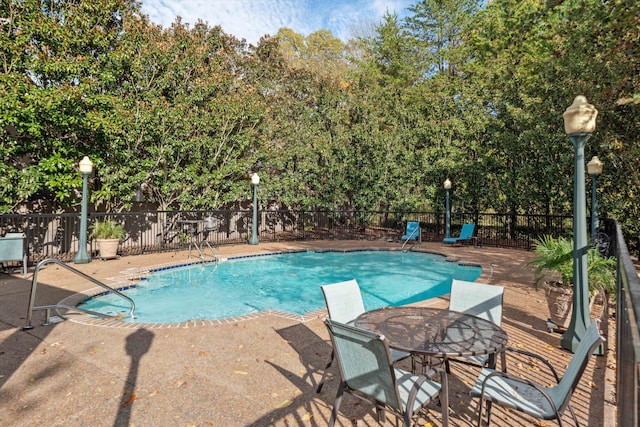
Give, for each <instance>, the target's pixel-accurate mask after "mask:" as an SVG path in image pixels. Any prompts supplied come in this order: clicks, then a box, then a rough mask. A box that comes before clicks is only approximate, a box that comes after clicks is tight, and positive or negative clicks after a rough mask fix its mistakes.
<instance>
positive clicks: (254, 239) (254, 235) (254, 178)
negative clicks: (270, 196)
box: [249, 172, 260, 245]
mask: <svg viewBox="0 0 640 427" xmlns="http://www.w3.org/2000/svg"><path fill="white" fill-rule="evenodd" d="M258 184H260V177H259V176H258V174H257V173H255V172H254V173H253V174H252V175H251V185H252V186H253V221H252V223H251V238H250V239H249V244H250V245H257V244H258Z"/></svg>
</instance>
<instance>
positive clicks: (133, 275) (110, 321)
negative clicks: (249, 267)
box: [56, 247, 484, 329]
mask: <svg viewBox="0 0 640 427" xmlns="http://www.w3.org/2000/svg"><path fill="white" fill-rule="evenodd" d="M364 251H392V252H420V253H426V254H432V255H438V256H442V257H444V258H445V261H447V262H457V263H459V264H460V265H464V266H472V267H479V268H480V269H481V271H482V273H481V276H480V277H482V276H483V275H484V266H483V265H482V264H481V263H475V262H465V261H461V260H460V259H459V258H456V257H452V256H450V255H448V254H446V253H442V252H438V251H433V250H429V249H424V248H419V247H418V248H416V247H413V248H411V249H409V250H404V249H401V248H399V247H354V248H337V247H336V248H285V249H281V250H273V251H267V252H260V253H244V254H235V255H230V256H220V257H218V258H217V259H215V260H205V261H203V260H197V261H195V260H194V261H187V262H185V261H176V262H172V263H165V264H156V265H150V266H147V267H143V268H139V269H131V270H130V271H128V272H127V273H125V274H121V275H119V276H115V277H111V278H109V279H108V280H106V281H105V282H107V283H105V284H107V285H108V286H109V287H111V288H114V289H116V290H126V289H129V288H131V287H135V286H136V283H137V282H139V281H141V280H145V278H146V276H147V275H148V274H151V273H154V272H158V271H165V270H170V269H175V268H184V267H191V266H195V265H198V264H203V263H204V264H212V263H215V262H226V261H230V260H237V259H245V258H255V257H264V256H272V255H280V254H288V253H295V252H364ZM479 279H480V278H479ZM104 293H106V292H105V290H104V289H103V288H101V287H93V288H90V289H87V290H84V291H81V292H76V293H74V294H72V295H70V296H68V297H65V298H64V299H62V300H61V301H60V302H59V304H64V305H68V306H74V307H75V306H77V305H79V304H81V303H82V302H83V301H85V300H87V299H90V298H93V297H96V296H98V295H101V294H104ZM441 298H442V296H439V297H433V298H430V299H427V300H424V301H419V302H417V303H414V304H420V303H424V302H427V301H430V300H435V299H441ZM56 311H57V314H58V315H59V316H60V317H61V318H63V319H66V320H70V321H72V322H74V323H79V324H84V325H89V326H98V327H106V328H124V329H143V328H145V329H189V328H193V327H203V326H221V325H227V324H233V323H238V322H242V321H247V320H254V319H259V318H263V317H269V316H272V317H279V318H284V319H289V320H292V321H295V322H299V323H305V322H308V321H310V320H313V319H317V318H324V317H326V316H327V310H326V308H321V309H318V310H316V311H314V312H310V313H308V314H304V315H299V314H294V313H288V312H283V311H279V310H272V309H269V310H264V311H260V312H257V313H250V314H246V315H242V316H237V317H228V318H223V319H197V320H188V321H183V322H175V323H148V322H132V321H123V320H122V318H119V317H111V318H105V319H99V318H96V317H94V316H91V315H89V314H85V313H82V312H78V311H71V310H66V309H57V310H56ZM61 311H63V312H64V313H63V312H61Z"/></svg>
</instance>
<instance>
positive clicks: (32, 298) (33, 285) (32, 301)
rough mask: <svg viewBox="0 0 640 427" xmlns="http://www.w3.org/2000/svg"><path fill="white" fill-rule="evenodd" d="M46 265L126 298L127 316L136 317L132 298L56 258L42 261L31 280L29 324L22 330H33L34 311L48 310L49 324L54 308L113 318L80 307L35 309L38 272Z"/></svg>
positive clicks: (41, 307)
mask: <svg viewBox="0 0 640 427" xmlns="http://www.w3.org/2000/svg"><path fill="white" fill-rule="evenodd" d="M46 264H58V265H59V266H61V267H64V268H66V269H67V270H69V271H71V272H73V273H75V274H77V275H79V276H81V277H83V278H84V279H86V280H88V281H90V282H92V283H94V284H96V285H98V286H100V287H101V288H104V289H106V290H107V291H109V292H113V293H114V294H116V295H118V296H120V297H121V298H124V299H125V300H126V301H128V302H129V304H131V309H130V310H129V314H127V316H130V317H132V318H133V317H134V316H133V313H134V311H135V309H136V304H135V303H134V302H133V300H132V299H131V298H129V297H128V296H126V295H124V294H123V293H122V292H120V291H118V290H117V289H113V288H112V287H110V286H107V285H105V284H104V283H102V282H101V281H99V280H97V279H95V278H93V277H91V276H88V275H86V274H85V273H83V272H82V271H79V270H76V269H75V268H73V267H71V266H70V265H68V264H66V263H65V262H63V261H60V260H59V259H56V258H47V259H44V260H42V261H40V262H39V263H38V264H37V265H36V269H35V271H34V273H33V279H32V280H31V296H30V297H29V308H28V310H27V324H26V325H25V326H24V327H23V328H22V329H33V325H32V322H31V321H32V318H33V311H34V310H46V311H47V316H46V317H47V318H46V319H45V324H49V310H51V309H52V308H64V309H67V310H77V311H81V312H83V313H87V314H90V315H92V316H98V317H101V318H108V317H113V316H111V315H107V314H104V313H98V312H96V311H92V310H85V309H84V308H80V307H75V306H71V305H66V304H52V305H42V306H38V307H34V305H35V301H36V291H37V288H38V272H39V271H40V268H42V266H44V265H46Z"/></svg>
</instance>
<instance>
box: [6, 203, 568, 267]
mask: <svg viewBox="0 0 640 427" xmlns="http://www.w3.org/2000/svg"><path fill="white" fill-rule="evenodd" d="M251 217H252V212H251V211H248V210H216V211H140V212H125V213H97V212H96V213H91V214H89V217H88V223H89V230H91V225H92V224H93V223H95V222H96V221H102V220H105V219H111V220H114V221H116V222H118V223H120V224H122V225H123V226H124V228H125V230H126V233H127V236H126V238H125V240H124V241H123V242H122V243H121V245H120V253H121V254H122V255H133V254H142V253H149V252H154V251H167V250H177V249H181V248H186V247H188V245H189V242H190V241H191V240H192V239H197V240H199V241H202V240H207V241H209V242H210V243H211V244H214V245H227V244H237V243H245V242H247V240H248V238H249V235H250V233H251ZM207 218H209V222H208V223H207V224H205V221H204V220H205V219H207ZM406 221H420V224H421V228H422V231H423V239H425V240H440V239H442V237H443V236H444V232H445V231H444V229H445V224H444V221H445V215H444V212H372V211H292V210H262V211H259V212H258V226H257V230H258V236H259V239H260V241H271V242H273V241H282V240H310V239H366V240H397V239H399V237H400V236H401V235H402V234H403V231H404V227H405V224H406ZM79 223H80V215H79V214H77V213H62V214H24V215H17V214H16V215H12V214H8V215H0V235H3V234H4V233H6V232H10V231H15V232H24V233H25V234H26V236H27V239H26V240H27V242H28V245H29V247H28V252H29V260H30V261H31V262H37V261H39V260H42V259H45V258H51V257H54V258H58V259H61V260H63V261H70V260H72V259H73V256H74V254H75V253H76V252H77V249H78V232H79V229H80V224H79ZM464 223H474V224H476V237H477V241H478V243H480V244H482V245H487V246H502V247H513V248H522V249H531V248H532V245H533V239H534V238H536V237H540V236H541V235H543V234H550V235H554V236H559V235H563V236H570V235H571V227H572V220H571V217H567V216H545V215H517V214H513V215H512V214H492V213H454V214H453V215H452V216H451V228H450V230H451V235H452V236H455V235H457V234H458V233H459V232H460V229H461V228H462V225H463V224H464ZM210 224H213V227H210V226H208V225H210ZM88 245H89V248H88V250H89V253H94V252H95V251H96V244H95V241H94V240H93V239H91V237H90V238H89V240H88Z"/></svg>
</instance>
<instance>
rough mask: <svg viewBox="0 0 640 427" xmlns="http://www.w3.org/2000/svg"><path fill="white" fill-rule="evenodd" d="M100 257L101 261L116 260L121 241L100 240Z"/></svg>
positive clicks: (98, 241)
mask: <svg viewBox="0 0 640 427" xmlns="http://www.w3.org/2000/svg"><path fill="white" fill-rule="evenodd" d="M96 242H97V243H98V256H99V257H100V258H101V259H114V258H117V257H118V247H119V246H120V239H98V240H96Z"/></svg>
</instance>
